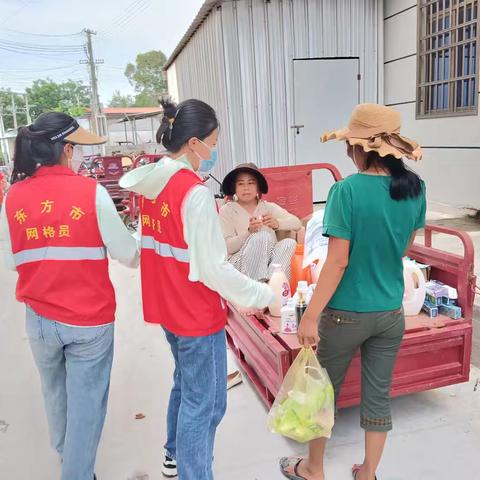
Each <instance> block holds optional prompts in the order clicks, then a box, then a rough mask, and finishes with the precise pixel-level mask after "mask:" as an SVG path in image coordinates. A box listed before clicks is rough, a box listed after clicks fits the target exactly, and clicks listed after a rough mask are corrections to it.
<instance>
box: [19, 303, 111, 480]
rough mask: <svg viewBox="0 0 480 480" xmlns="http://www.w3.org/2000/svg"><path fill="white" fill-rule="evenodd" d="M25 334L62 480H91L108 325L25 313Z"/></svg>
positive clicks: (106, 374)
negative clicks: (84, 324) (65, 322)
mask: <svg viewBox="0 0 480 480" xmlns="http://www.w3.org/2000/svg"><path fill="white" fill-rule="evenodd" d="M26 330H27V335H28V337H29V340H30V345H31V348H32V353H33V357H34V359H35V363H36V364H37V368H38V371H39V372H40V379H41V382H42V392H43V397H44V401H45V410H46V412H47V419H48V425H49V428H50V439H51V443H52V446H53V448H55V450H56V451H57V452H58V453H59V454H60V456H61V458H62V480H93V475H94V467H95V457H96V455H97V447H98V443H99V441H100V436H101V434H102V429H103V424H104V421H105V414H106V410H107V400H108V391H109V387H110V371H111V368H112V360H113V334H114V326H113V323H112V324H109V325H105V326H102V327H86V328H83V327H82V328H76V327H69V326H66V325H62V324H60V323H57V322H55V321H52V320H48V319H46V318H43V317H41V316H40V315H37V314H36V313H35V312H33V311H32V310H31V309H30V308H27V318H26Z"/></svg>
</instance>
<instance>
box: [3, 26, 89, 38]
mask: <svg viewBox="0 0 480 480" xmlns="http://www.w3.org/2000/svg"><path fill="white" fill-rule="evenodd" d="M3 30H5V31H6V32H10V33H15V34H17V35H24V36H29V37H46V38H58V37H76V36H80V35H82V32H76V33H64V34H57V35H54V34H49V33H29V32H20V31H18V30H12V29H10V28H4V29H3Z"/></svg>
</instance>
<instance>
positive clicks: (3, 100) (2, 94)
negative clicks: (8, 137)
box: [0, 90, 27, 130]
mask: <svg viewBox="0 0 480 480" xmlns="http://www.w3.org/2000/svg"><path fill="white" fill-rule="evenodd" d="M12 96H13V98H14V100H15V106H16V109H17V124H18V126H22V125H26V124H27V115H26V113H25V99H24V97H23V96H22V95H18V94H16V93H13V92H12V91H11V90H0V110H2V111H3V123H4V125H5V129H6V130H8V129H10V128H13V127H14V122H13V107H12Z"/></svg>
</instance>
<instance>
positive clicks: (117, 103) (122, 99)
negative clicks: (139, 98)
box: [108, 90, 135, 107]
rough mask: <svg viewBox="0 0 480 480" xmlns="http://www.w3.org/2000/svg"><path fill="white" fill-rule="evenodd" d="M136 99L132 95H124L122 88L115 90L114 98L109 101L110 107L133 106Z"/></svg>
mask: <svg viewBox="0 0 480 480" xmlns="http://www.w3.org/2000/svg"><path fill="white" fill-rule="evenodd" d="M134 105H135V99H134V98H133V96H132V95H122V93H121V92H120V90H115V91H114V92H113V95H112V99H111V100H110V102H109V103H108V106H109V107H133V106H134Z"/></svg>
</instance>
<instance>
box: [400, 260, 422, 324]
mask: <svg viewBox="0 0 480 480" xmlns="http://www.w3.org/2000/svg"><path fill="white" fill-rule="evenodd" d="M403 279H404V282H405V294H404V296H403V310H404V312H405V316H407V317H409V316H415V315H418V314H419V313H420V311H421V310H422V306H423V303H424V301H425V294H426V290H427V287H426V282H425V276H424V275H423V273H422V271H421V270H420V268H419V267H418V266H417V265H416V264H415V262H413V261H411V260H404V261H403Z"/></svg>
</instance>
